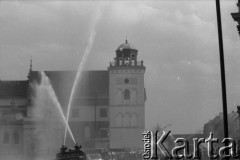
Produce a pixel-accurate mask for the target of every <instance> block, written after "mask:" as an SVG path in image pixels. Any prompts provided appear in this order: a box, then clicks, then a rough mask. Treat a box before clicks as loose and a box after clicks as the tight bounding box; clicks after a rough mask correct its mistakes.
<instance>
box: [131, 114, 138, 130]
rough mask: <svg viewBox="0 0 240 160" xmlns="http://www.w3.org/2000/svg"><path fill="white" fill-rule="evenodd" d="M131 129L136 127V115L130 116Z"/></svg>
mask: <svg viewBox="0 0 240 160" xmlns="http://www.w3.org/2000/svg"><path fill="white" fill-rule="evenodd" d="M131 127H137V114H135V113H133V114H132V115H131Z"/></svg>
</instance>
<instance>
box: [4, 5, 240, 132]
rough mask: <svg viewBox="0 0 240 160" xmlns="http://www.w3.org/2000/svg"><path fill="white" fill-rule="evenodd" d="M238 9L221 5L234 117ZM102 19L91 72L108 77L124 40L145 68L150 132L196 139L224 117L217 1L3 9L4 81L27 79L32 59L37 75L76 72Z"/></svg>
mask: <svg viewBox="0 0 240 160" xmlns="http://www.w3.org/2000/svg"><path fill="white" fill-rule="evenodd" d="M236 3H237V0H227V1H221V9H222V10H221V13H222V27H223V40H224V51H225V62H226V64H225V65H226V80H227V96H228V111H229V112H230V111H232V110H234V111H235V110H236V105H240V75H239V74H240V52H239V51H240V38H239V36H238V33H237V28H236V25H237V23H236V22H234V21H233V19H232V17H231V15H230V13H232V12H237V11H238V10H237V6H236ZM97 10H99V11H97ZM99 13H100V14H101V16H100V17H99V20H98V21H97V23H96V26H95V32H96V37H95V41H94V43H93V48H92V49H91V51H90V56H89V58H88V61H87V63H88V64H87V65H86V69H91V70H92V69H93V70H99V69H101V70H106V69H107V67H108V66H109V62H110V61H113V58H114V57H115V50H116V49H117V47H118V46H119V45H120V44H122V43H124V41H125V37H126V35H127V37H128V41H129V43H132V44H134V46H135V47H136V48H137V49H138V50H139V53H138V59H139V60H141V59H143V60H144V65H145V66H146V73H145V86H146V91H147V102H146V127H147V128H148V129H149V128H151V127H152V126H155V125H156V124H157V123H158V124H159V125H161V126H162V127H163V126H165V125H167V124H172V126H170V127H169V128H168V129H170V130H172V132H173V133H196V132H198V131H202V127H203V124H205V123H206V122H208V121H209V120H210V119H212V118H213V117H214V116H216V115H218V113H219V112H221V111H222V101H221V83H220V69H219V52H218V51H219V50H218V39H217V38H218V37H217V26H216V24H217V23H216V9H215V1H214V0H204V1H190V0H189V1H180V0H176V1H134V2H129V1H114V2H111V1H92V2H86V1H81V2H78V1H50V2H48V1H44V2H40V1H33V2H32V1H25V2H24V1H10V2H7V1H1V2H0V35H1V36H0V79H2V80H23V79H26V77H27V73H28V70H29V61H30V58H31V57H32V59H33V70H76V69H77V67H78V64H79V61H80V60H81V56H82V54H83V53H84V50H85V48H86V46H87V44H88V39H89V36H90V35H91V33H90V31H91V26H92V25H93V24H94V20H95V19H96V16H97V14H99Z"/></svg>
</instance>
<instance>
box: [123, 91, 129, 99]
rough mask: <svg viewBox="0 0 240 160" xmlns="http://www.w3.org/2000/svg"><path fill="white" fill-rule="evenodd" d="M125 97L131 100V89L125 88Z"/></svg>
mask: <svg viewBox="0 0 240 160" xmlns="http://www.w3.org/2000/svg"><path fill="white" fill-rule="evenodd" d="M124 99H125V100H129V99H130V91H129V89H125V90H124Z"/></svg>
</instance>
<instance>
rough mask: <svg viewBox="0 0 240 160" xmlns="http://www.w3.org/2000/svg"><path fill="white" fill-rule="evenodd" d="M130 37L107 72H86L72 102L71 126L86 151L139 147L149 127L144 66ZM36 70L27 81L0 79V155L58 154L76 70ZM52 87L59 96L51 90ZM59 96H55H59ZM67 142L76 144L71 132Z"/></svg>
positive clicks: (33, 157)
mask: <svg viewBox="0 0 240 160" xmlns="http://www.w3.org/2000/svg"><path fill="white" fill-rule="evenodd" d="M137 56H138V50H137V49H136V48H134V47H133V46H132V45H131V44H130V43H128V42H127V41H126V42H125V43H124V44H122V45H120V46H119V47H118V48H117V50H116V57H115V58H114V62H110V65H109V66H108V69H107V70H94V71H83V73H82V74H81V78H80V80H79V83H78V85H77V88H76V92H75V94H74V97H73V103H72V105H71V112H70V118H69V125H70V128H71V130H72V132H73V135H74V137H75V140H76V142H77V143H78V144H81V145H82V146H83V148H85V149H104V150H109V149H110V150H111V149H112V150H122V149H128V150H138V149H141V148H142V132H143V130H144V128H145V125H144V124H145V100H146V92H145V87H144V73H145V66H144V65H143V61H138V60H137ZM44 74H45V75H46V77H48V78H49V84H46V82H44V80H43V79H44V78H43V76H42V74H41V73H40V72H38V71H32V65H31V67H30V71H29V75H28V79H27V80H25V81H0V137H1V139H0V159H4V160H7V159H13V158H14V159H24V160H27V159H36V157H39V156H41V155H46V157H47V156H48V157H52V156H54V155H55V154H56V153H57V151H58V148H59V147H60V146H61V145H62V144H63V137H64V129H65V125H64V122H63V119H64V118H63V117H61V114H58V113H60V112H59V108H56V100H57V101H59V104H60V106H61V110H62V111H63V113H66V111H67V105H68V101H69V96H70V92H71V89H72V85H73V83H74V79H75V75H76V72H74V71H44ZM51 88H53V91H54V93H55V94H56V98H54V96H52V95H51V94H50V93H51V91H50V90H49V89H51ZM55 99H56V100H55ZM66 144H67V145H71V146H73V145H72V141H71V138H70V137H69V136H67V142H66Z"/></svg>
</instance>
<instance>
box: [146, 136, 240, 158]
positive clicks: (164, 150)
mask: <svg viewBox="0 0 240 160" xmlns="http://www.w3.org/2000/svg"><path fill="white" fill-rule="evenodd" d="M170 132H171V131H168V132H167V133H166V132H165V131H163V132H162V135H161V136H158V133H159V131H155V132H153V131H144V132H143V136H144V137H143V142H144V150H143V154H142V157H143V159H158V158H161V157H159V155H162V156H163V157H164V158H168V159H172V158H176V159H182V158H187V159H200V158H201V156H202V155H201V149H200V144H203V143H205V144H206V145H207V155H208V157H209V158H211V159H217V158H218V157H222V158H224V159H227V158H231V157H232V158H240V156H239V155H240V140H238V145H237V144H236V142H235V140H233V139H232V138H224V139H223V140H222V141H221V143H223V144H222V147H221V148H220V147H216V146H215V148H214V143H215V144H216V143H219V140H218V139H217V138H214V137H213V133H212V132H210V135H209V137H208V138H207V139H205V138H192V144H193V145H192V148H191V149H192V153H190V145H189V140H186V139H185V138H176V140H175V141H173V143H174V145H173V148H172V149H171V150H170V149H169V146H168V147H167V146H166V145H165V143H164V142H165V140H166V139H167V137H168V136H169V134H170ZM158 137H160V138H158ZM218 146H219V145H218Z"/></svg>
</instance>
